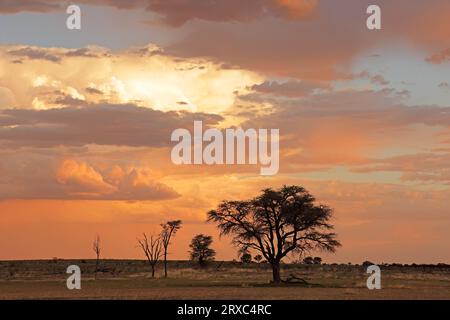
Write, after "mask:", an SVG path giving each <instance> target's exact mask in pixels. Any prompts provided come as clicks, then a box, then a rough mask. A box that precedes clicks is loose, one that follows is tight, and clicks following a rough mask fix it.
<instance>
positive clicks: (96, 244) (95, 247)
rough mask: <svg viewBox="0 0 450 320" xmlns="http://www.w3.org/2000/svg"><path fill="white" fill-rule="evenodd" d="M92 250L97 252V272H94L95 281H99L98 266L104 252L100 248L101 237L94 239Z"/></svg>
mask: <svg viewBox="0 0 450 320" xmlns="http://www.w3.org/2000/svg"><path fill="white" fill-rule="evenodd" d="M92 250H94V252H95V272H94V279H95V280H97V272H98V265H99V263H100V253H101V251H102V249H101V246H100V236H99V235H97V236H96V237H95V239H94V242H93V244H92Z"/></svg>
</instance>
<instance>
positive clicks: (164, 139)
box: [0, 104, 222, 148]
mask: <svg viewBox="0 0 450 320" xmlns="http://www.w3.org/2000/svg"><path fill="white" fill-rule="evenodd" d="M194 120H201V121H203V122H204V125H206V126H208V125H217V124H218V122H219V121H221V120H222V117H221V116H218V115H209V114H203V113H188V112H174V111H170V112H162V111H157V110H152V109H149V108H143V107H137V106H135V105H131V104H128V105H108V104H103V105H86V106H74V107H66V108H61V109H50V110H31V109H8V110H0V141H2V144H3V146H8V147H11V148H17V147H23V146H32V147H55V146H60V145H64V146H83V145H87V144H98V145H113V146H134V147H137V146H148V147H165V146H168V145H169V144H170V143H171V142H170V135H171V133H172V131H173V130H175V129H177V128H191V127H192V124H193V121H194Z"/></svg>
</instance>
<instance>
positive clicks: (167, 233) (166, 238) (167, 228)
mask: <svg viewBox="0 0 450 320" xmlns="http://www.w3.org/2000/svg"><path fill="white" fill-rule="evenodd" d="M181 223H182V222H181V220H174V221H167V222H166V223H163V224H161V228H162V231H161V239H162V245H163V249H164V278H167V250H168V248H169V244H170V239H171V238H172V236H174V235H175V233H177V231H178V230H180V228H181Z"/></svg>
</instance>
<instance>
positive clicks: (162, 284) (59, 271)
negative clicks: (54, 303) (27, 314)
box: [0, 259, 450, 300]
mask: <svg viewBox="0 0 450 320" xmlns="http://www.w3.org/2000/svg"><path fill="white" fill-rule="evenodd" d="M73 264H75V265H78V266H79V267H80V268H81V272H82V281H81V290H68V289H67V287H66V279H67V277H68V276H69V275H68V274H66V268H67V267H68V266H69V265H73ZM380 267H381V270H382V276H381V285H382V288H381V289H380V290H368V289H367V287H366V280H367V277H368V276H369V275H368V274H367V273H366V267H364V266H361V265H345V264H326V265H303V264H286V265H283V268H282V277H284V278H287V277H289V276H290V275H295V276H296V277H299V278H303V279H305V280H306V281H307V284H299V283H295V284H293V283H290V284H281V285H273V284H271V282H270V280H271V269H270V266H269V265H268V264H264V263H260V264H258V263H249V264H242V263H240V262H219V261H216V262H213V263H210V264H209V266H207V267H206V268H200V267H197V266H196V265H195V264H194V263H192V262H189V261H170V262H169V268H168V269H169V278H167V279H165V278H163V276H162V275H163V267H162V264H161V265H159V267H158V270H157V274H156V278H154V279H152V278H150V276H149V274H150V268H149V266H148V265H147V262H146V261H141V260H101V261H100V267H99V269H100V271H99V272H98V273H97V279H96V280H95V279H94V270H95V261H94V260H63V259H52V260H28V261H0V299H3V300H5V299H8V300H10V299H288V300H292V299H295V300H296V299H450V266H449V265H434V266H432V265H409V266H403V265H381V266H380Z"/></svg>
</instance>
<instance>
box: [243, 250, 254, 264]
mask: <svg viewBox="0 0 450 320" xmlns="http://www.w3.org/2000/svg"><path fill="white" fill-rule="evenodd" d="M241 262H242V263H250V262H252V255H251V254H250V253H249V252H244V253H242V255H241Z"/></svg>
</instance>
